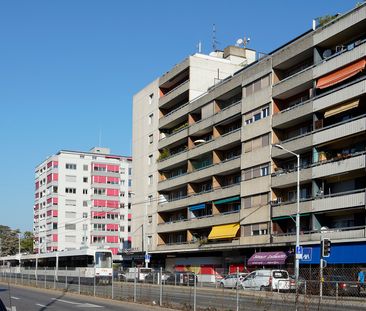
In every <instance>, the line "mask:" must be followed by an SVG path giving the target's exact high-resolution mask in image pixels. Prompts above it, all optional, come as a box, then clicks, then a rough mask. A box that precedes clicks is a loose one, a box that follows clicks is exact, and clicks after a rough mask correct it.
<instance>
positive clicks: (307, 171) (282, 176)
mask: <svg viewBox="0 0 366 311" xmlns="http://www.w3.org/2000/svg"><path fill="white" fill-rule="evenodd" d="M311 178H312V169H311V168H309V167H308V168H302V169H300V182H304V181H307V180H311ZM296 182H297V170H296V169H295V170H292V171H290V172H286V171H281V170H280V171H277V172H275V173H273V174H272V188H285V187H289V186H292V185H295V184H296Z"/></svg>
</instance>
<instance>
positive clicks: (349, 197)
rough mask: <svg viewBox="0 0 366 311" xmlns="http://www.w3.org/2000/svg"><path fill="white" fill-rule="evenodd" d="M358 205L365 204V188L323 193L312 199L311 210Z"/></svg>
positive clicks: (320, 210) (318, 210)
mask: <svg viewBox="0 0 366 311" xmlns="http://www.w3.org/2000/svg"><path fill="white" fill-rule="evenodd" d="M360 206H363V207H364V206H365V189H360V190H354V191H347V192H341V193H334V194H331V195H325V196H321V197H317V198H316V199H315V200H314V201H312V211H314V212H322V211H328V210H335V209H345V208H353V207H360Z"/></svg>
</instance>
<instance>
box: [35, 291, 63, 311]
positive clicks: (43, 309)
mask: <svg viewBox="0 0 366 311" xmlns="http://www.w3.org/2000/svg"><path fill="white" fill-rule="evenodd" d="M67 290H68V289H67V288H66V289H65V290H64V291H63V292H62V294H61V295H59V296H58V297H56V298H54V299H52V301H50V302H49V303H48V304H46V305H45V306H44V307H42V308H40V309H39V310H38V311H45V310H47V308H48V307H50V306H52V305H53V304H54V303H55V302H56V301H57V300H58V299H61V298H62V297H64V296H65V294H66V293H67Z"/></svg>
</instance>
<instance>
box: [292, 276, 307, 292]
mask: <svg viewBox="0 0 366 311" xmlns="http://www.w3.org/2000/svg"><path fill="white" fill-rule="evenodd" d="M305 288H306V280H305V279H304V278H303V277H301V276H299V280H298V292H299V293H300V294H304V293H305ZM290 291H292V292H295V291H296V276H295V275H290Z"/></svg>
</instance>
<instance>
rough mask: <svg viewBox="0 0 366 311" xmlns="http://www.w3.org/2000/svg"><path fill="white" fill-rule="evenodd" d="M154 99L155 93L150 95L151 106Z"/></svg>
mask: <svg viewBox="0 0 366 311" xmlns="http://www.w3.org/2000/svg"><path fill="white" fill-rule="evenodd" d="M153 99H154V93H152V94H150V95H149V105H151V104H152V102H153Z"/></svg>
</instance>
